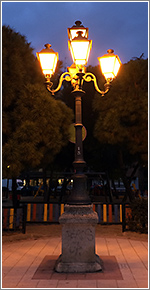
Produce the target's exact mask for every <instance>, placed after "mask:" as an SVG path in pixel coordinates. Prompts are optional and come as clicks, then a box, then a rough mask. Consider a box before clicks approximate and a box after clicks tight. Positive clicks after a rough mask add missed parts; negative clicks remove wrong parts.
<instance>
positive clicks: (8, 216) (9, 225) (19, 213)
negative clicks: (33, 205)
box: [2, 204, 27, 234]
mask: <svg viewBox="0 0 150 290" xmlns="http://www.w3.org/2000/svg"><path fill="white" fill-rule="evenodd" d="M26 216H27V205H25V204H24V205H22V206H19V207H18V208H17V209H16V212H15V211H14V208H13V207H11V206H7V207H3V208H2V229H3V230H21V231H22V233H23V234H25V233H26Z"/></svg>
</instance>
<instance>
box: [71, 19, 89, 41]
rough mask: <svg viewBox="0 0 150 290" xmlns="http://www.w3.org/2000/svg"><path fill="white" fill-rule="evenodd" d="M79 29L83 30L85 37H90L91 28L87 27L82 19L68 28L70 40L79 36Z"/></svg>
mask: <svg viewBox="0 0 150 290" xmlns="http://www.w3.org/2000/svg"><path fill="white" fill-rule="evenodd" d="M78 31H82V32H83V34H82V35H83V37H86V38H88V31H89V29H88V28H85V27H84V26H83V25H82V22H81V21H80V20H77V21H76V22H75V25H73V26H72V27H71V28H68V38H69V40H70V41H71V40H73V39H74V38H75V37H77V36H78V34H77V33H78Z"/></svg>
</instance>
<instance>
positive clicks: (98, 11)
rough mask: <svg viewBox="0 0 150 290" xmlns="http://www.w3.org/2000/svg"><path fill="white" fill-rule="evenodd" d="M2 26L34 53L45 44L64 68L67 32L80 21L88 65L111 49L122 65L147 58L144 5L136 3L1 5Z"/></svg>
mask: <svg viewBox="0 0 150 290" xmlns="http://www.w3.org/2000/svg"><path fill="white" fill-rule="evenodd" d="M1 5H2V10H1V11H2V25H6V26H7V25H9V26H10V27H11V28H13V29H14V30H15V31H16V32H19V33H21V34H22V35H24V36H26V39H27V41H28V42H30V43H31V47H33V48H34V53H36V51H40V50H41V49H43V47H44V44H45V43H50V44H51V45H52V48H53V49H54V50H55V51H57V52H58V53H59V59H60V60H63V61H64V66H68V65H71V64H72V59H71V56H70V52H69V51H68V35H67V28H68V27H72V25H74V23H75V21H76V20H80V21H81V22H82V24H83V25H84V26H85V27H88V28H89V39H92V41H93V43H92V51H91V55H90V58H89V62H88V65H98V60H97V57H100V56H102V55H103V54H105V53H106V52H107V49H109V48H111V49H114V51H115V53H116V54H118V55H119V57H120V59H121V61H122V63H127V62H128V61H129V60H130V59H131V58H132V57H140V55H141V54H142V53H144V58H147V57H148V1H140V2H138V1H137V2H131V1H129V2H123V1H120V2H107V1H105V2H101V1H99V2H93V1H92V2H88V1H87V2H78V1H73V2H68V1H67V2H62V1H61V2H56V1H55V2H52V1H47V2H38V1H37V2H21V1H20V2H5V1H3V2H1Z"/></svg>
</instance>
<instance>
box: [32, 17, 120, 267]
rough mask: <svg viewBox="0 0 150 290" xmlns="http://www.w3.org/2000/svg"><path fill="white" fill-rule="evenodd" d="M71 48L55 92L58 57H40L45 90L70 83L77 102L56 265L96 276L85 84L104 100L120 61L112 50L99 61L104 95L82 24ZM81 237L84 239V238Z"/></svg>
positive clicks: (48, 53)
mask: <svg viewBox="0 0 150 290" xmlns="http://www.w3.org/2000/svg"><path fill="white" fill-rule="evenodd" d="M68 37H69V40H68V46H69V50H70V52H71V55H72V58H73V64H72V65H71V67H69V68H68V72H64V73H63V74H62V75H61V76H60V79H59V84H58V87H57V88H56V89H53V88H52V86H53V83H52V82H51V76H52V75H53V74H54V72H55V68H56V65H57V61H58V53H57V52H54V51H53V49H51V45H50V44H46V45H45V47H46V48H45V49H43V50H42V51H41V52H38V53H37V57H38V60H39V62H40V65H41V68H42V71H43V74H44V75H45V79H46V82H45V83H46V88H47V90H48V91H49V92H51V94H52V95H54V94H55V93H56V92H57V91H59V89H60V88H61V86H62V83H63V81H64V80H65V81H68V82H71V85H72V87H73V91H72V94H73V96H74V98H75V132H76V134H75V136H76V142H75V160H74V162H73V166H74V169H75V173H74V175H73V190H72V193H71V195H70V197H69V199H68V201H67V205H66V206H65V212H64V214H63V215H62V216H61V217H60V219H59V221H60V223H62V224H63V229H62V255H61V256H60V258H59V259H58V261H57V263H56V267H55V269H56V271H58V272H88V271H89V272H94V271H98V270H101V269H102V267H101V263H100V259H99V257H98V256H97V255H96V254H95V224H96V223H97V221H98V218H97V214H96V213H95V212H93V210H92V205H91V200H90V198H89V195H88V193H87V189H86V175H85V174H84V168H85V166H86V162H85V161H84V159H83V146H82V127H83V124H82V113H81V111H82V110H81V109H82V96H83V95H84V93H85V92H84V91H83V89H82V88H83V83H84V82H91V81H93V83H94V86H95V89H96V91H97V92H98V93H100V94H101V95H102V96H104V95H105V94H106V93H107V92H108V91H109V89H110V84H111V81H112V80H113V79H114V78H115V77H116V75H117V73H118V71H119V68H120V65H121V61H120V59H119V57H118V56H117V55H115V54H114V51H113V50H111V49H109V50H108V51H107V54H105V55H104V56H102V57H99V58H98V60H99V63H100V68H101V71H102V73H103V75H104V76H105V79H106V83H105V85H104V87H105V89H104V91H101V90H100V89H99V87H98V84H97V81H96V77H95V76H94V74H92V73H90V72H87V73H86V65H87V62H88V59H89V55H90V50H91V47H92V40H89V39H88V28H85V27H84V26H83V25H82V24H81V22H80V21H76V22H75V25H74V26H72V27H71V28H68ZM81 237H82V238H81Z"/></svg>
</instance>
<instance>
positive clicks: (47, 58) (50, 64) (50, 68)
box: [39, 53, 57, 75]
mask: <svg viewBox="0 0 150 290" xmlns="http://www.w3.org/2000/svg"><path fill="white" fill-rule="evenodd" d="M39 58H40V64H41V67H42V71H43V74H45V75H47V74H50V75H52V74H53V73H54V71H55V68H56V65H57V55H56V54H55V53H39Z"/></svg>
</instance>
